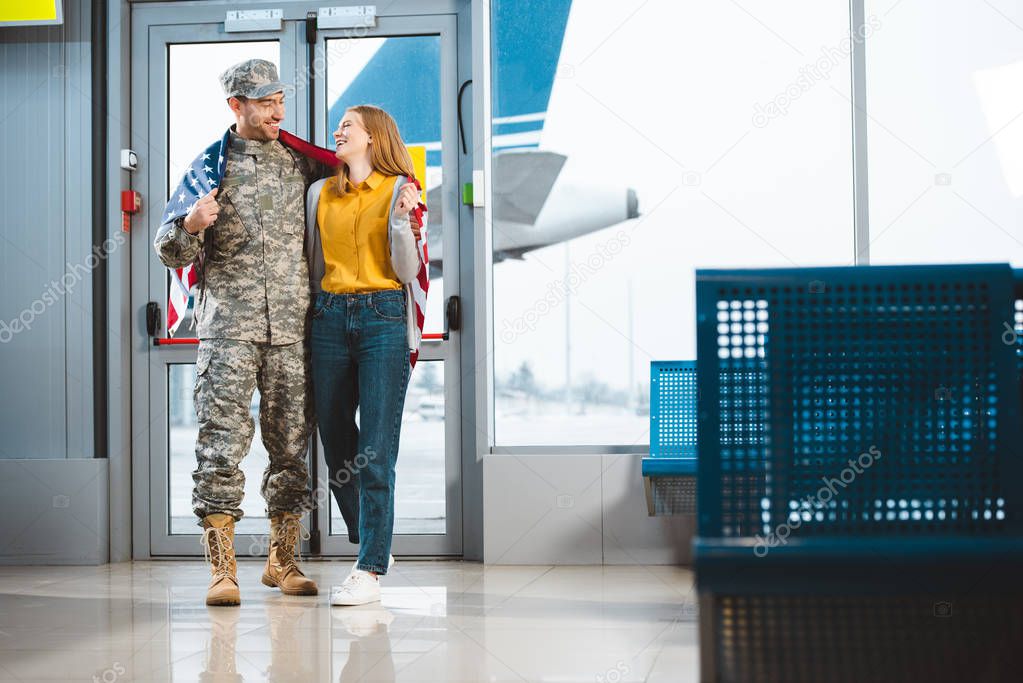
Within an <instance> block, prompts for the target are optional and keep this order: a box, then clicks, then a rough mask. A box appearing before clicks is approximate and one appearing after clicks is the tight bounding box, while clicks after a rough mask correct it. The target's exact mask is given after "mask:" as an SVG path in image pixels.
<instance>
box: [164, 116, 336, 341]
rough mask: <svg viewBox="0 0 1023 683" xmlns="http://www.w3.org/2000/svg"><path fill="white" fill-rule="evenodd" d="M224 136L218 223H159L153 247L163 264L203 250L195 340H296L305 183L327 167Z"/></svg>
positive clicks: (304, 297)
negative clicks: (201, 226) (189, 227)
mask: <svg viewBox="0 0 1023 683" xmlns="http://www.w3.org/2000/svg"><path fill="white" fill-rule="evenodd" d="M229 137H230V139H229V144H228V156H227V166H226V170H225V172H224V177H223V179H222V180H221V184H220V191H219V192H218V194H217V203H218V204H219V205H220V213H219V215H218V217H217V220H216V222H215V223H214V224H213V225H211V226H210V227H209V228H207V229H206V230H205V231H204V232H203V233H200V235H190V234H189V233H188V232H187V231H186V230H185V229H184V227H183V226H180V225H178V224H177V223H175V222H169V223H164V224H163V225H161V226H160V229H159V230H158V231H157V235H156V241H155V244H154V246H155V248H156V253H157V255H158V256H159V257H160V261H162V262H163V264H164V265H165V266H167V267H168V268H181V267H184V266H186V265H188V264H190V263H192V262H193V261H195V260H196V259H198V257H199V255H200V252H203V253H204V259H203V274H202V278H203V283H202V284H201V285H200V288H199V290H200V291H199V293H198V294H197V297H196V304H195V320H196V334H197V336H198V337H199V338H200V339H238V340H242V341H251V342H264V343H269V344H291V343H294V342H297V341H301V340H303V339H304V337H305V326H306V314H307V312H308V308H309V275H308V269H307V265H306V259H305V253H304V236H305V232H304V229H305V206H304V198H305V190H306V188H307V187H308V186H309V185H310V183H312V182H313V181H315V180H317V179H318V178H321V177H323V176H324V175H326V174H327V173H328V172H329V169H327V168H326V167H325V166H323V165H321V164H319V163H317V162H315V161H312V160H311V159H309V158H307V157H305V156H304V155H302V154H300V153H298V152H296V151H292V150H290V149H288V148H286V147H285V146H284V145H282V144H281V143H280V142H278V141H273V142H259V141H256V140H246V139H244V138H242V137H240V136H238V135H237V134H236V133H234V132H233V131H232V132H231V133H230V136H229Z"/></svg>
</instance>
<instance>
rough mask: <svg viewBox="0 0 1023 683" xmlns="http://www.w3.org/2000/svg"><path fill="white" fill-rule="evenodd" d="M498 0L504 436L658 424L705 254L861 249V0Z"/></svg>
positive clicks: (618, 436) (497, 277)
mask: <svg viewBox="0 0 1023 683" xmlns="http://www.w3.org/2000/svg"><path fill="white" fill-rule="evenodd" d="M492 8H493V12H492V20H493V27H492V31H493V35H492V43H493V54H492V64H493V65H492V68H493V81H494V83H493V117H494V118H493V121H492V132H493V139H494V159H493V173H492V193H493V201H492V211H493V231H494V247H495V251H494V262H495V265H494V330H495V333H494V336H495V349H494V373H495V396H494V401H495V421H496V440H497V443H498V444H499V445H503V446H507V445H527V444H580V445H582V444H621V445H625V444H645V443H647V442H648V441H649V432H648V419H649V418H648V416H647V415H646V412H647V410H648V407H647V406H648V404H647V400H648V393H649V363H650V361H651V360H671V359H691V358H694V357H695V353H696V348H695V310H694V305H693V296H694V292H693V279H694V269H695V268H698V267H724V266H731V267H743V266H787V265H800V266H809V265H842V264H847V263H850V262H851V261H852V258H853V241H852V240H853V229H852V157H851V128H850V126H851V116H850V102H849V99H850V85H849V59H848V56H849V52H850V49H849V41H848V33H849V18H848V5H847V4H846V3H820V2H812V1H810V0H799V1H796V2H787V3H770V4H765V3H753V2H748V1H740V2H728V3H703V2H701V3H697V2H693V1H685V2H673V3H669V2H659V3H654V2H650V3H644V2H642V1H639V0H637V1H636V2H625V3H614V4H608V3H602V2H597V1H596V0H576V1H575V2H570V1H569V0H546V1H542V2H541V1H540V0H533V1H532V2H523V1H522V0H515V1H512V0H494V1H493V3H492ZM538 15H542V16H544V17H545V21H544V22H543V25H542V26H537V25H534V24H535V21H533V19H532V17H535V16H538Z"/></svg>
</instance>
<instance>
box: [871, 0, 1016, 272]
mask: <svg viewBox="0 0 1023 683" xmlns="http://www.w3.org/2000/svg"><path fill="white" fill-rule="evenodd" d="M942 8H943V10H944V11H937V7H936V6H935V5H934V3H930V2H926V0H904V1H902V2H899V1H898V0H867V2H866V11H867V14H868V15H871V14H872V15H874V16H875V17H877V19H878V22H879V24H880V26H881V28H880V29H879V30H878V31H876V32H875V33H874V34H873V35H872V36H871V37H870V38H869V39H868V41H867V111H868V112H869V114H870V123H869V126H868V133H867V135H868V137H867V141H868V150H869V159H870V164H869V173H870V175H869V179H870V240H871V243H870V260H871V262H872V263H909V262H917V263H919V262H965V261H974V262H976V261H1012V262H1013V263H1015V264H1017V265H1018V264H1019V263H1020V262H1021V261H1023V232H1021V230H1020V225H1021V222H1023V199H1021V198H1023V117H1021V116H1020V115H1021V113H1023V32H1021V30H1020V26H1023V5H1020V3H1019V2H1010V1H1006V0H992V1H991V2H983V3H977V4H976V5H972V4H971V5H970V6H969V9H968V11H967V8H966V7H965V6H958V5H956V6H955V7H952V6H948V7H946V6H942ZM949 10H953V11H949Z"/></svg>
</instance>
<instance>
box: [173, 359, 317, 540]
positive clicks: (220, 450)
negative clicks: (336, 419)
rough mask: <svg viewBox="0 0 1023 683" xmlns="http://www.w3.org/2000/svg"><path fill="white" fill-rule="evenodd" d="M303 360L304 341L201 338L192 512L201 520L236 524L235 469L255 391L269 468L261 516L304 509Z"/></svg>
mask: <svg viewBox="0 0 1023 683" xmlns="http://www.w3.org/2000/svg"><path fill="white" fill-rule="evenodd" d="M308 379H309V355H308V350H307V346H306V344H305V343H304V342H297V343H294V344H286V345H281V346H271V345H269V344H258V343H253V342H246V341H237V340H233V339H204V340H202V341H201V342H200V343H199V355H198V359H197V361H196V379H195V412H196V415H197V417H198V421H199V436H198V438H197V439H196V443H195V459H196V463H197V467H196V469H195V472H193V473H192V480H193V481H194V482H195V488H194V489H193V491H192V508H193V510H194V511H195V514H196V515H197V516H198V517H199V518H200V519H201V518H203V517H205V516H207V515H211V514H215V513H224V514H228V515H231V516H232V517H234V518H235V519H236V520H238V519H241V516H242V510H241V502H242V497H243V495H244V492H245V474H244V473H243V472H242V471H241V469H240V468H239V464H240V463H241V461H242V458H244V457H245V456H246V455H247V454H248V452H249V447H250V446H251V445H252V435H253V433H254V431H255V424H254V421H253V419H252V415H251V414H250V411H249V406H250V404H251V402H252V394H253V390H254V389H256V388H257V387H258V388H259V394H260V400H259V430H260V435H261V436H262V440H263V445H264V446H265V447H266V451H267V453H268V454H269V459H270V463H269V465H268V466H267V468H266V471H265V472H264V473H263V484H262V493H263V498H264V499H266V507H267V515H273V514H276V513H280V512H288V511H297V512H301V511H303V510H306V509H310V503H311V500H312V495H311V492H310V489H309V471H308V468H307V467H306V451H307V446H308V440H309V435H310V433H311V431H312V421H313V420H312V418H313V414H312V410H313V408H312V400H311V391H310V388H309V387H310V384H309V381H308Z"/></svg>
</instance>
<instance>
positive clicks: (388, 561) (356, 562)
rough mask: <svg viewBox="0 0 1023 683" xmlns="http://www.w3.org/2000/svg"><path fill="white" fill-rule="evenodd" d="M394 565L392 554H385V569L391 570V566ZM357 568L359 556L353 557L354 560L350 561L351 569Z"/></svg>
mask: <svg viewBox="0 0 1023 683" xmlns="http://www.w3.org/2000/svg"><path fill="white" fill-rule="evenodd" d="M393 566H394V555H388V556H387V571H391V567H393ZM358 568H359V558H355V562H352V571H355V570H356V569H358Z"/></svg>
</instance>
